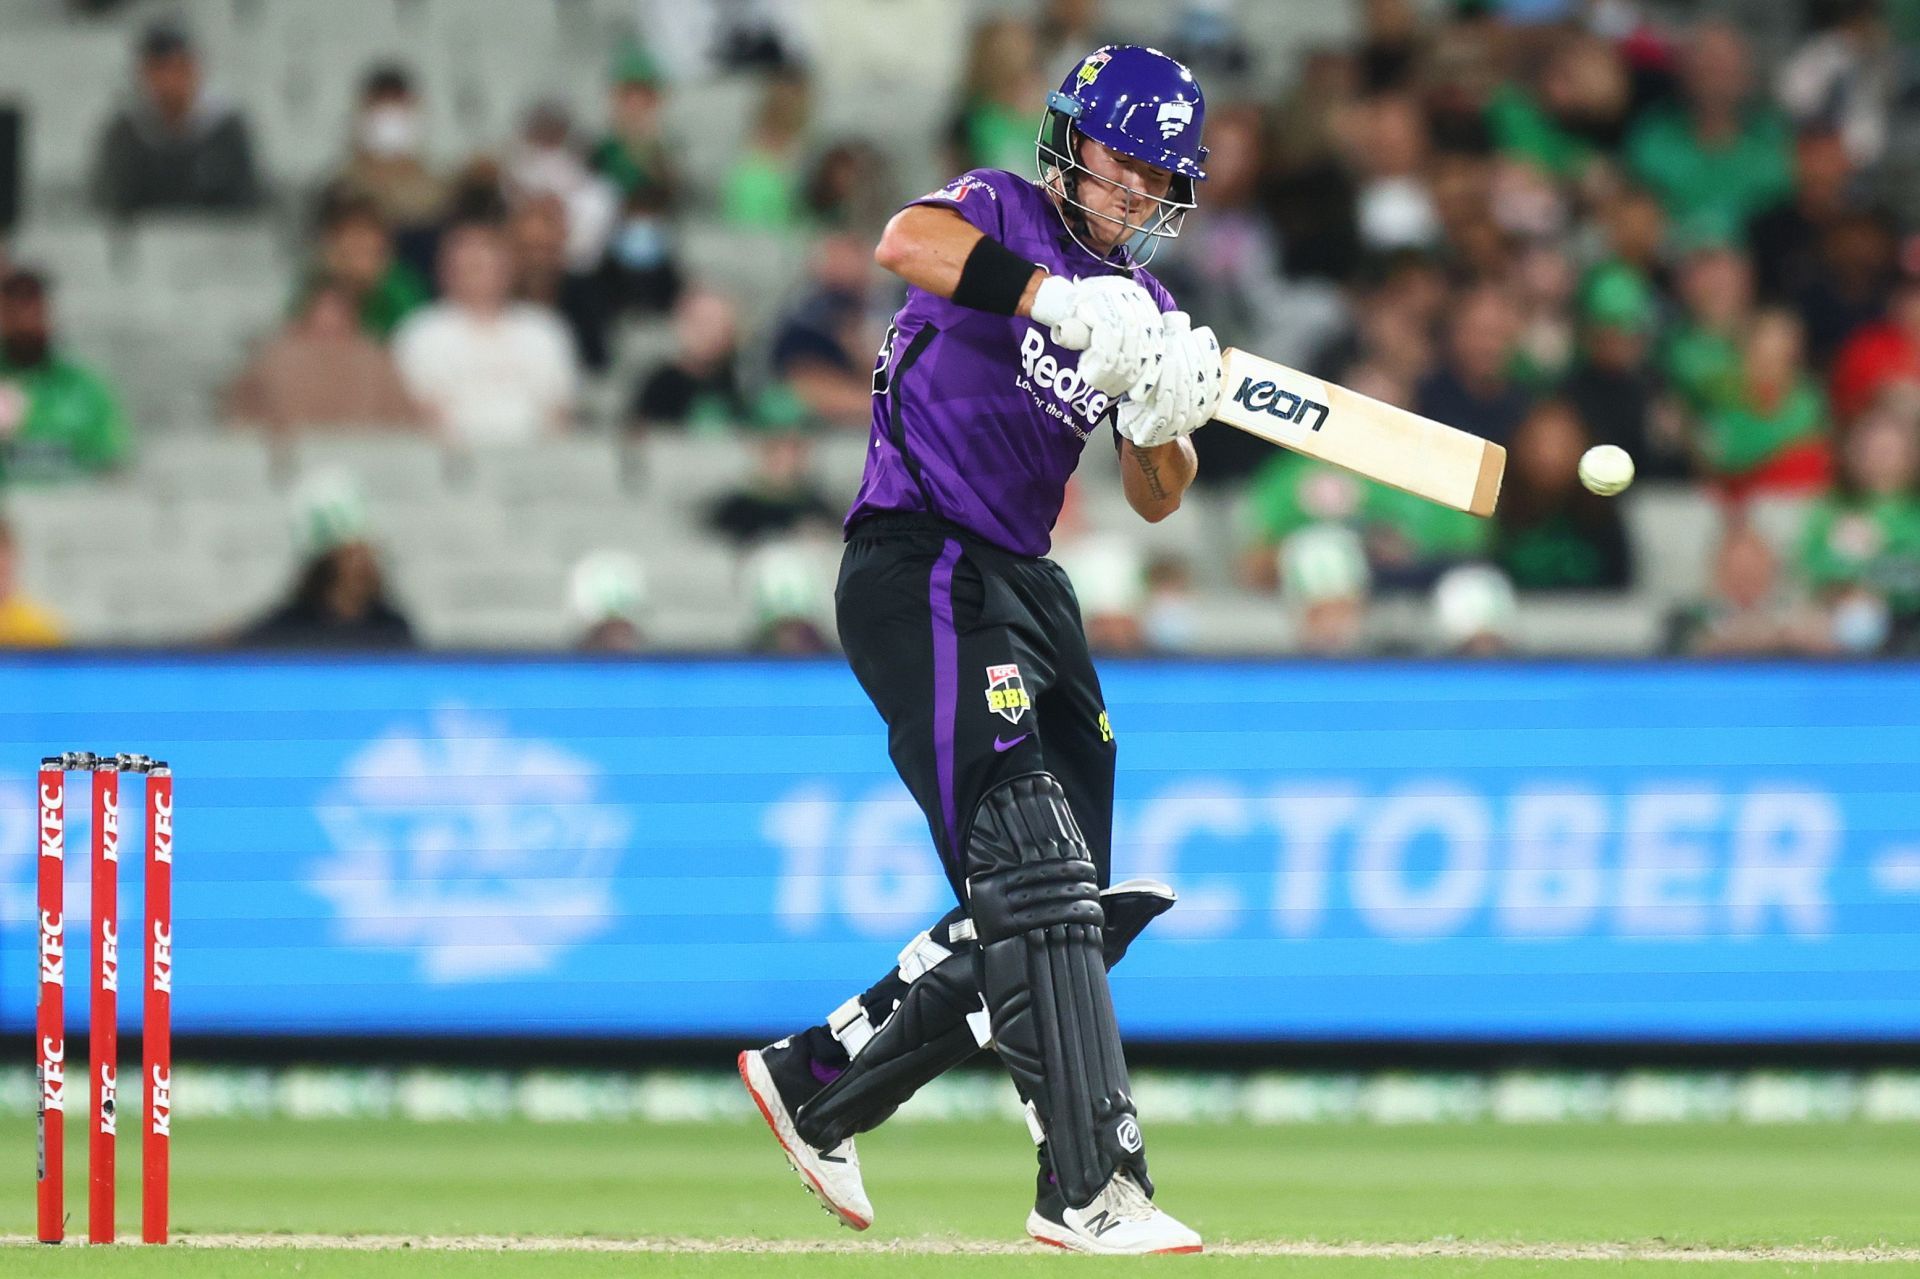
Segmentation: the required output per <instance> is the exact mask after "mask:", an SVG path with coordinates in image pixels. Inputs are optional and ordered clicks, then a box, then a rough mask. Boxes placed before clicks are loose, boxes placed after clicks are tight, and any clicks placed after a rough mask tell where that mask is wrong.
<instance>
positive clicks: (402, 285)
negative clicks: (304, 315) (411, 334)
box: [296, 196, 433, 342]
mask: <svg viewBox="0 0 1920 1279" xmlns="http://www.w3.org/2000/svg"><path fill="white" fill-rule="evenodd" d="M323 286H324V287H328V288H336V289H344V290H345V291H346V292H347V294H348V296H349V297H350V299H351V300H352V302H353V309H354V313H355V316H356V318H357V320H358V322H359V325H360V328H361V330H362V331H363V332H365V333H366V334H367V335H368V336H369V337H371V338H373V339H374V340H376V341H380V342H385V341H386V340H387V339H389V338H391V337H392V336H393V331H394V330H395V329H397V328H399V327H400V322H401V321H402V320H404V319H406V318H407V317H408V316H409V315H412V314H413V313H414V312H415V311H417V310H419V309H420V308H421V307H423V306H425V305H427V303H428V302H430V301H432V300H433V290H432V288H431V287H430V286H429V285H428V284H427V281H426V277H424V276H422V275H421V274H420V272H418V271H416V270H415V269H414V268H413V267H412V266H411V265H409V264H408V263H406V262H404V261H401V260H400V259H399V258H397V257H396V256H395V255H394V241H393V236H392V234H391V233H390V231H389V230H388V227H387V223H386V220H385V218H384V217H383V216H382V215H381V213H380V208H379V205H378V204H377V203H376V202H375V201H374V200H373V199H372V198H371V197H366V196H359V197H354V198H351V199H343V200H339V201H337V202H334V203H332V204H331V205H329V207H328V208H327V209H326V210H325V211H324V212H323V213H322V215H321V220H320V243H319V246H318V250H317V252H316V253H315V255H314V260H313V262H312V264H311V265H310V266H309V267H308V269H307V273H306V277H305V278H304V279H303V280H302V281H301V295H302V296H301V297H300V298H299V299H298V300H297V302H296V305H297V306H300V307H304V305H305V301H306V298H305V295H306V294H307V293H309V292H311V291H312V290H314V289H316V288H320V287H323Z"/></svg>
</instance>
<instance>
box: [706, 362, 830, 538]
mask: <svg viewBox="0 0 1920 1279" xmlns="http://www.w3.org/2000/svg"><path fill="white" fill-rule="evenodd" d="M768 395H769V397H771V398H773V399H776V400H784V401H786V413H787V414H789V415H790V416H789V418H788V420H785V421H776V422H774V423H770V424H769V425H767V426H765V427H763V428H762V431H761V434H760V437H759V439H758V440H757V441H756V442H755V450H754V451H755V457H754V468H753V470H752V472H751V473H750V474H749V475H748V476H747V477H746V480H745V481H744V482H743V483H742V484H741V485H740V486H739V487H738V488H735V489H733V490H732V491H730V492H727V493H724V494H722V495H721V496H720V497H719V498H717V499H716V500H715V501H714V503H713V505H712V507H711V508H710V509H709V510H708V512H707V524H708V526H709V527H710V528H712V529H713V531H714V532H716V533H718V534H719V535H720V536H722V537H724V538H726V539H727V540H728V541H730V542H732V543H733V544H734V545H736V546H739V547H743V548H745V547H751V546H755V545H758V544H760V543H763V542H767V541H771V540H775V539H779V538H786V537H793V536H796V535H800V534H805V533H818V534H821V535H827V536H830V535H832V533H833V532H834V530H835V529H836V528H837V527H838V525H839V521H840V516H841V514H842V512H843V511H844V509H845V504H844V503H841V502H835V501H833V500H832V499H831V498H830V497H828V495H827V493H826V490H825V489H824V488H823V487H822V486H821V484H820V481H819V479H818V478H817V477H816V476H815V475H814V472H813V448H812V445H811V442H810V441H809V440H808V438H807V435H806V432H805V430H804V427H803V425H802V423H801V421H799V420H794V416H797V410H798V405H797V404H794V403H793V402H792V401H791V397H790V396H786V395H784V394H783V393H782V392H781V391H780V390H779V389H778V388H774V389H773V390H771V391H769V392H768ZM763 413H767V414H769V415H777V414H779V413H781V410H780V409H763Z"/></svg>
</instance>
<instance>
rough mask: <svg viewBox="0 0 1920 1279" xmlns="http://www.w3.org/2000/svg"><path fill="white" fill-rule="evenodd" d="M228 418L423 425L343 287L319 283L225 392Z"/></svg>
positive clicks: (289, 425)
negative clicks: (226, 393) (362, 328)
mask: <svg viewBox="0 0 1920 1279" xmlns="http://www.w3.org/2000/svg"><path fill="white" fill-rule="evenodd" d="M227 417H228V420H229V421H231V422H233V423H234V424H236V425H241V426H259V427H265V428H267V429H269V430H272V431H276V432H293V431H310V430H313V429H315V428H331V427H363V428H364V427H389V428H391V427H400V428H411V427H418V426H423V425H424V424H425V418H424V416H423V415H422V413H421V411H420V409H419V406H417V405H416V404H414V402H413V401H412V399H411V398H410V397H409V396H408V395H407V389H406V386H405V384H404V383H402V382H401V380H400V371H399V370H398V369H397V368H395V367H394V363H393V357H392V356H391V355H389V354H388V353H387V349H386V348H385V347H383V346H381V345H380V344H379V343H378V342H376V341H374V340H373V339H372V338H370V337H368V336H367V335H366V333H364V332H363V331H362V330H361V328H360V314H359V311H358V308H357V307H356V306H355V304H354V297H353V294H352V292H351V291H350V290H348V289H346V288H343V287H341V286H339V285H335V284H323V285H321V286H320V287H319V288H316V289H314V290H312V291H310V292H309V293H308V294H307V297H306V300H305V302H304V303H303V304H302V306H301V308H300V310H299V312H298V313H296V314H295V315H294V317H293V318H292V319H291V320H289V321H288V323H287V325H286V327H285V328H283V329H282V330H281V331H280V332H279V333H278V334H276V335H275V336H274V337H273V338H272V339H271V340H269V341H268V342H267V344H266V345H265V346H264V347H262V348H261V349H260V351H259V353H258V354H256V355H255V356H254V357H253V359H252V360H250V361H249V362H248V364H247V367H246V369H245V370H244V371H243V372H242V373H241V374H240V376H239V377H238V378H237V379H236V380H235V382H234V384H233V386H232V388H231V389H230V390H229V391H228V398H227Z"/></svg>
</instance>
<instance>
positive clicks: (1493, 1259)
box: [0, 1120, 1920, 1279]
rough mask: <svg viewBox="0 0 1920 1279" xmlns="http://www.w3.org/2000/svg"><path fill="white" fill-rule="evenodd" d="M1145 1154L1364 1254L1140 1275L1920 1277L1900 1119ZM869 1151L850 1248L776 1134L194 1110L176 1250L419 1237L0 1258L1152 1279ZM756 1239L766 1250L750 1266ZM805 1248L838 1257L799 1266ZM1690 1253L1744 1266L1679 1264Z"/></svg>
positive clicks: (183, 1130)
mask: <svg viewBox="0 0 1920 1279" xmlns="http://www.w3.org/2000/svg"><path fill="white" fill-rule="evenodd" d="M75 1126H76V1127H77V1126H78V1125H75ZM1149 1140H1150V1142H1151V1143H1152V1153H1153V1161H1154V1171H1155V1173H1156V1176H1157V1179H1158V1181H1159V1182H1160V1185H1161V1188H1162V1189H1161V1195H1162V1200H1163V1202H1164V1203H1165V1204H1166V1205H1167V1206H1168V1207H1169V1208H1170V1209H1171V1210H1173V1211H1174V1212H1176V1213H1178V1214H1179V1215H1180V1216H1182V1217H1183V1218H1185V1219H1186V1220H1187V1221H1189V1222H1190V1223H1191V1224H1193V1225H1194V1226H1195V1227H1197V1228H1198V1229H1199V1230H1200V1231H1201V1232H1202V1234H1204V1235H1205V1236H1206V1237H1207V1239H1208V1242H1209V1243H1210V1244H1223V1245H1234V1244H1237V1245H1240V1246H1241V1247H1243V1248H1251V1247H1256V1246H1268V1245H1263V1244H1262V1242H1261V1241H1273V1244H1276V1245H1277V1244H1279V1243H1282V1242H1285V1243H1288V1244H1293V1245H1298V1244H1302V1243H1307V1242H1317V1243H1319V1244H1354V1245H1362V1247H1361V1248H1360V1249H1358V1251H1361V1252H1363V1253H1365V1252H1367V1251H1368V1250H1369V1249H1371V1250H1373V1251H1374V1253H1375V1254H1376V1255H1358V1256H1338V1255H1306V1256H1300V1255H1293V1256H1249V1255H1216V1256H1211V1257H1204V1258H1199V1259H1194V1258H1162V1259H1156V1260H1154V1261H1151V1262H1149V1263H1147V1264H1150V1265H1153V1266H1156V1267H1159V1266H1175V1265H1182V1266H1198V1267H1200V1268H1201V1269H1203V1270H1205V1271H1206V1272H1208V1273H1210V1274H1220V1275H1243V1274H1244V1275H1252V1274H1260V1275H1283V1276H1290V1275H1301V1276H1329V1277H1334V1276H1340V1277H1351V1279H1373V1277H1374V1276H1388V1275H1393V1276H1402V1275H1406V1276H1414V1277H1415V1279H1420V1277H1423V1276H1455V1275H1472V1276H1485V1277H1487V1279H1505V1277H1506V1276H1523V1275H1568V1276H1583V1275H1596V1276H1597V1275H1624V1274H1632V1275H1669V1274H1671V1275H1689V1276H1704V1275H1709V1274H1723V1273H1724V1274H1739V1275H1745V1276H1756V1277H1757V1276H1761V1275H1808V1274H1827V1273H1836V1272H1842V1271H1853V1270H1855V1269H1857V1268H1859V1266H1860V1264H1861V1262H1860V1261H1859V1260H1854V1259H1849V1258H1845V1257H1842V1256H1839V1255H1832V1256H1829V1255H1828V1254H1844V1253H1848V1252H1855V1251H1864V1250H1870V1249H1881V1250H1893V1251H1899V1252H1902V1253H1905V1254H1906V1257H1905V1258H1903V1259H1898V1260H1884V1261H1880V1262H1877V1263H1875V1264H1873V1265H1872V1266H1871V1267H1870V1269H1871V1273H1874V1274H1894V1273H1902V1274H1905V1273H1913V1274H1920V1132H1916V1131H1915V1130H1914V1129H1913V1128H1912V1127H1910V1126H1902V1125H1885V1124H1882V1125H1867V1124H1860V1125H1852V1124H1848V1125H1818V1124H1813V1125H1791V1126H1778V1127H1755V1126H1732V1125H1681V1126H1626V1125H1614V1124H1605V1125H1578V1124H1567V1125H1553V1126H1545V1127H1527V1126H1517V1125H1493V1124H1486V1125H1478V1124H1476V1125H1441V1126H1407V1127H1374V1126H1344V1125H1311V1126H1298V1127H1279V1128H1273V1127H1268V1128H1251V1127H1227V1126H1206V1125H1183V1126H1172V1125H1161V1126H1159V1127H1157V1128H1152V1129H1150V1130H1149ZM82 1149H83V1143H82V1142H81V1141H79V1140H78V1139H77V1135H75V1134H70V1140H69V1150H68V1157H69V1172H70V1174H71V1177H70V1185H69V1192H68V1199H67V1202H68V1209H69V1213H70V1214H71V1216H70V1219H69V1231H70V1233H72V1234H75V1235H82V1236H83V1235H84V1233H85V1222H84V1211H85V1195H84V1185H83V1183H82V1180H81V1177H82V1174H83V1165H84V1158H83V1157H82ZM0 1150H10V1151H13V1152H14V1158H15V1166H16V1168H17V1169H18V1174H19V1175H18V1176H17V1177H16V1178H9V1179H8V1181H9V1183H10V1184H11V1185H12V1187H13V1189H12V1190H10V1191H8V1193H7V1194H6V1196H5V1197H4V1199H0V1235H6V1236H10V1237H21V1236H25V1235H27V1234H29V1233H30V1232H31V1231H32V1229H33V1203H32V1194H31V1183H30V1177H29V1173H28V1168H29V1167H30V1165H31V1163H32V1159H33V1154H32V1151H33V1131H32V1126H31V1124H30V1123H29V1122H27V1121H23V1120H7V1121H5V1122H0ZM861 1151H862V1156H863V1164H864V1165H865V1169H866V1172H867V1181H868V1187H869V1190H870V1192H871V1193H872V1195H873V1198H874V1201H875V1205H876V1208H877V1212H878V1220H877V1222H876V1224H875V1226H874V1228H873V1229H872V1230H871V1231H869V1232H867V1233H866V1234H865V1235H854V1234H852V1233H850V1232H847V1231H844V1230H842V1229H840V1228H839V1227H837V1226H835V1225H834V1224H833V1223H832V1221H831V1220H829V1219H828V1218H827V1217H826V1215H825V1214H823V1213H822V1212H821V1211H820V1210H819V1209H817V1208H816V1207H814V1205H813V1202H812V1200H811V1199H809V1198H808V1197H807V1196H806V1195H805V1193H804V1192H803V1191H802V1190H801V1189H800V1187H799V1184H798V1182H797V1181H796V1180H795V1179H794V1178H793V1176H792V1174H791V1173H789V1172H788V1171H787V1169H786V1166H785V1164H784V1163H783V1162H782V1161H781V1159H780V1157H779V1153H778V1151H777V1150H776V1148H775V1147H774V1145H773V1143H772V1142H771V1140H770V1139H769V1138H768V1137H767V1136H766V1134H765V1132H764V1130H759V1129H756V1128H754V1127H750V1126H748V1125H746V1124H742V1123H719V1124H708V1125H644V1124H619V1125H587V1124H533V1123H526V1122H503V1123H472V1124H457V1123H439V1124H418V1123H407V1122H402V1121H390V1122H374V1121H342V1122H324V1121H304V1122H294V1121H264V1120H201V1121H197V1122H193V1123H190V1124H182V1125H181V1126H180V1128H179V1130H178V1132H177V1135H176V1138H175V1153H174V1228H175V1230H176V1232H177V1233H178V1234H180V1235H181V1236H182V1238H183V1240H191V1239H192V1238H193V1237H194V1236H209V1235H223V1234H232V1235H246V1236H253V1235H262V1234H285V1233H291V1234H297V1235H320V1236H371V1235H379V1236H413V1237H419V1243H418V1244H417V1245H416V1246H414V1247H411V1248H407V1247H401V1246H399V1245H398V1243H395V1244H394V1245H393V1246H392V1247H390V1248H389V1249H388V1250H384V1251H374V1250H347V1249H340V1248H325V1247H317V1246H302V1247H300V1248H298V1249H297V1250H296V1249H294V1248H288V1249H286V1250H271V1251H244V1252H243V1251H239V1250H238V1249H233V1248H229V1249H221V1250H199V1249H188V1248H175V1249H169V1250H167V1251H166V1252H164V1253H162V1252H160V1251H159V1250H152V1249H139V1248H124V1249H120V1250H116V1251H113V1252H104V1251H98V1250H95V1251H89V1250H86V1249H82V1248H73V1247H70V1248H66V1249H61V1250H57V1251H56V1250H54V1249H50V1248H37V1247H33V1246H30V1245H21V1246H18V1247H8V1248H6V1249H4V1250H0V1274H6V1275H15V1274H17V1275H22V1276H39V1275H46V1276H64V1275H116V1276H118V1275H127V1276H160V1275H166V1276H170V1277H171V1276H181V1277H184V1279H195V1277H198V1276H227V1275H235V1276H237V1275H262V1274H268V1275H277V1274H293V1273H296V1271H297V1273H299V1274H301V1275H303V1276H334V1275H339V1276H363V1275H364V1276H384V1275H399V1274H407V1275H436V1276H437V1275H446V1276H467V1275H473V1276H494V1275H500V1276H505V1275H527V1276H533V1277H535V1279H539V1277H541V1276H549V1275H616V1274H619V1275H626V1274H634V1273H643V1274H650V1275H652V1274H658V1275H697V1276H732V1275H747V1274H752V1275H755V1276H761V1277H764V1276H771V1275H787V1274H793V1275H809V1276H811V1275H821V1276H827V1275H831V1276H833V1277H834V1279H856V1277H859V1276H866V1275H874V1276H879V1275H883V1274H884V1275H887V1276H890V1277H897V1276H900V1275H903V1274H906V1275H918V1274H930V1273H938V1274H941V1275H950V1274H959V1275H982V1276H985V1275H1023V1274H1029V1273H1038V1272H1040V1271H1041V1270H1043V1269H1047V1270H1052V1269H1053V1268H1055V1267H1058V1266H1060V1265H1063V1264H1067V1265H1073V1266H1075V1267H1076V1268H1077V1269H1079V1270H1081V1271H1083V1272H1084V1271H1085V1270H1086V1268H1087V1267H1089V1266H1090V1267H1091V1268H1092V1269H1094V1270H1100V1271H1105V1270H1107V1269H1110V1268H1112V1267H1115V1266H1137V1265H1139V1264H1141V1263H1140V1262H1137V1261H1125V1262H1111V1261H1109V1262H1101V1261H1089V1260H1084V1259H1072V1260H1067V1259H1062V1258H1060V1257H1057V1256H1055V1255H1052V1254H1049V1253H1044V1252H1041V1251H1040V1250H1039V1249H1037V1248H1034V1249H1032V1252H1031V1253H1028V1252H1027V1251H1025V1250H1023V1249H1019V1248H1018V1247H1017V1244H1018V1241H1019V1240H1020V1239H1021V1238H1022V1234H1021V1223H1022V1222H1023V1220H1024V1218H1025V1214H1026V1210H1027V1208H1028V1206H1029V1203H1030V1200H1029V1197H1028V1196H1029V1193H1030V1189H1029V1188H1030V1185H1031V1176H1030V1169H1031V1166H1032V1163H1031V1161H1032V1154H1031V1149H1030V1147H1028V1146H1027V1144H1026V1138H1025V1133H1024V1131H1023V1130H1022V1129H1021V1128H1020V1127H1019V1126H1018V1125H1015V1124H1001V1123H994V1124H973V1123H953V1124H916V1125H897V1126H895V1127H893V1128H890V1129H886V1130H883V1131H881V1132H879V1133H876V1134H873V1135H872V1136H870V1137H867V1138H863V1139H862V1142H861ZM138 1166H139V1159H138V1154H137V1147H136V1143H134V1142H133V1141H131V1140H127V1141H123V1142H122V1154H121V1171H122V1173H123V1179H122V1189H121V1201H120V1204H121V1230H122V1233H123V1237H126V1238H137V1237H138V1211H139V1208H138V1193H137V1186H136V1181H137V1176H138ZM430 1236H432V1237H455V1236H489V1237H497V1236H530V1237H538V1238H541V1239H552V1240H557V1241H570V1240H586V1239H603V1240H609V1241H612V1240H633V1239H637V1238H644V1239H650V1240H676V1239H678V1240H687V1241H689V1243H690V1246H699V1241H736V1240H737V1241H741V1242H740V1243H739V1244H738V1246H737V1247H735V1246H729V1247H727V1248H726V1249H725V1250H722V1251H713V1252H689V1251H678V1252H672V1253H647V1254H639V1255H636V1254H635V1253H634V1252H632V1251H621V1252H610V1251H559V1250H554V1251H539V1252H533V1251H503V1250H502V1249H501V1247H500V1245H499V1244H498V1243H484V1242H483V1243H482V1244H481V1246H480V1248H479V1249H477V1250H465V1251H454V1250H446V1251H442V1250H439V1249H437V1248H435V1249H430V1248H428V1247H427V1246H426V1245H427V1244H428V1243H429V1242H430V1241H429V1239H428V1238H427V1237H430ZM754 1241H760V1246H761V1247H762V1248H763V1249H764V1248H767V1246H768V1245H771V1250H762V1251H756V1250H755V1244H754ZM975 1241H982V1242H984V1241H997V1242H1004V1243H1006V1244H1007V1245H1009V1246H1012V1247H1015V1252H1014V1253H1012V1254H1011V1255H984V1256H983V1255H967V1254H965V1253H964V1252H960V1253H959V1255H942V1256H938V1257H932V1256H902V1255H900V1251H899V1250H900V1249H901V1248H903V1247H911V1248H913V1249H936V1248H937V1249H948V1250H956V1251H958V1250H963V1249H966V1248H971V1247H975V1246H979V1245H977V1244H976V1243H975ZM1429 1241H1441V1242H1440V1244H1439V1245H1438V1246H1440V1247H1442V1248H1447V1249H1452V1250H1453V1253H1454V1255H1447V1254H1446V1253H1444V1252H1443V1253H1441V1254H1440V1255H1420V1256H1392V1255H1377V1253H1378V1251H1379V1246H1380V1245H1388V1244H1396V1243H1399V1244H1407V1243H1423V1242H1429ZM1448 1241H1451V1242H1448ZM290 1242H291V1241H290ZM301 1242H302V1243H303V1244H305V1243H311V1242H313V1241H301ZM814 1244H818V1245H823V1246H832V1247H833V1248H835V1249H836V1250H835V1251H833V1252H829V1253H808V1252H804V1251H796V1249H798V1248H801V1247H803V1246H809V1245H814ZM889 1245H892V1247H891V1248H889ZM1557 1245H1624V1246H1626V1247H1628V1248H1630V1249H1632V1250H1633V1251H1632V1252H1631V1253H1630V1254H1629V1255H1628V1256H1625V1257H1621V1258H1615V1259H1589V1260H1578V1259H1569V1258H1563V1257H1559V1256H1556V1255H1553V1253H1554V1246H1557ZM848 1248H851V1249H852V1251H851V1252H848V1251H846V1249H848ZM1692 1249H1716V1250H1740V1251H1742V1252H1744V1253H1747V1254H1749V1255H1746V1256H1742V1257H1738V1258H1730V1259H1724V1260H1714V1261H1708V1260H1677V1259H1666V1255H1667V1254H1673V1253H1676V1252H1677V1251H1678V1250H1692ZM1766 1249H1792V1250H1803V1251H1799V1252H1797V1253H1795V1254H1793V1255H1792V1256H1789V1257H1788V1258H1787V1259H1781V1258H1778V1257H1775V1258H1768V1257H1766V1256H1765V1255H1764V1250H1766ZM1323 1251H1330V1250H1323ZM1590 1251H1591V1250H1590ZM1462 1252H1465V1253H1468V1254H1469V1255H1458V1254H1460V1253H1462ZM1648 1254H1656V1255H1661V1257H1662V1259H1650V1258H1649V1256H1648Z"/></svg>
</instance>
